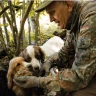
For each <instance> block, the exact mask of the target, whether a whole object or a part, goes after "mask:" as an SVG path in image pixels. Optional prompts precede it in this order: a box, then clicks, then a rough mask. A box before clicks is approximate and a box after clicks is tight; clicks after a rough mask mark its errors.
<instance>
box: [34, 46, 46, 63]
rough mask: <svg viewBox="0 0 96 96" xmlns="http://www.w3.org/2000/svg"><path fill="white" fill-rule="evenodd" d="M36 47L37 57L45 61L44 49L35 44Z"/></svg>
mask: <svg viewBox="0 0 96 96" xmlns="http://www.w3.org/2000/svg"><path fill="white" fill-rule="evenodd" d="M34 49H35V57H36V58H37V59H38V60H41V62H42V63H43V62H44V60H45V54H44V51H43V50H42V49H41V48H40V47H39V46H34Z"/></svg>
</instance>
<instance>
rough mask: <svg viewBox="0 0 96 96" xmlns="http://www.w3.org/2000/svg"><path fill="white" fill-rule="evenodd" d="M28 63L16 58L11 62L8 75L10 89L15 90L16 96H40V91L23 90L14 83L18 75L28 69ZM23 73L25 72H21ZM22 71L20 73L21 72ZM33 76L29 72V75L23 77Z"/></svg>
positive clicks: (32, 89) (33, 89)
mask: <svg viewBox="0 0 96 96" xmlns="http://www.w3.org/2000/svg"><path fill="white" fill-rule="evenodd" d="M27 65H28V63H27V62H25V61H24V59H23V58H22V57H15V58H13V59H11V60H10V63H9V69H8V73H7V80H8V88H9V89H11V88H12V90H13V92H14V93H15V94H16V96H39V92H38V90H36V88H21V87H19V86H17V85H16V84H15V83H14V82H13V78H14V77H15V76H16V75H17V74H16V73H17V72H19V71H20V69H23V68H25V67H27ZM21 71H23V70H21ZM21 71H20V72H21ZM24 74H25V75H28V76H31V75H32V73H31V72H30V71H29V70H28V71H27V73H25V72H24V73H23V75H24Z"/></svg>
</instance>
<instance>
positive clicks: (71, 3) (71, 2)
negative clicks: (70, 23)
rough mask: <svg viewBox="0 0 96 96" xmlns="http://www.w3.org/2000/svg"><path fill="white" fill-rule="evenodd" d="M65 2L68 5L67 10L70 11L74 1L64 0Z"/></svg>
mask: <svg viewBox="0 0 96 96" xmlns="http://www.w3.org/2000/svg"><path fill="white" fill-rule="evenodd" d="M65 3H66V4H67V6H68V11H69V12H71V11H72V9H73V7H74V2H73V1H65Z"/></svg>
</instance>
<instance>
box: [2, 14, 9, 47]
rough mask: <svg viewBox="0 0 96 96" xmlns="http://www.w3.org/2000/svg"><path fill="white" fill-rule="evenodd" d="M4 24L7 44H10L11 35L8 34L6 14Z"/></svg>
mask: <svg viewBox="0 0 96 96" xmlns="http://www.w3.org/2000/svg"><path fill="white" fill-rule="evenodd" d="M3 24H4V31H5V36H6V44H7V45H8V44H9V43H10V40H9V35H8V31H7V27H6V20H5V16H4V14H3Z"/></svg>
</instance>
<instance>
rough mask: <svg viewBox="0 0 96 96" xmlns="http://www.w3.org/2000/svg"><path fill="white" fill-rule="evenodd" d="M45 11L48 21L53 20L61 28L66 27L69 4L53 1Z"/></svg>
mask: <svg viewBox="0 0 96 96" xmlns="http://www.w3.org/2000/svg"><path fill="white" fill-rule="evenodd" d="M46 12H47V13H48V14H49V17H50V22H52V21H54V22H55V23H57V24H58V26H59V27H60V28H61V29H64V28H65V27H66V24H67V22H68V19H69V16H70V13H71V12H70V11H69V6H68V5H67V4H66V3H65V2H64V1H54V2H52V3H51V4H50V5H49V6H48V7H47V8H46Z"/></svg>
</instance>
